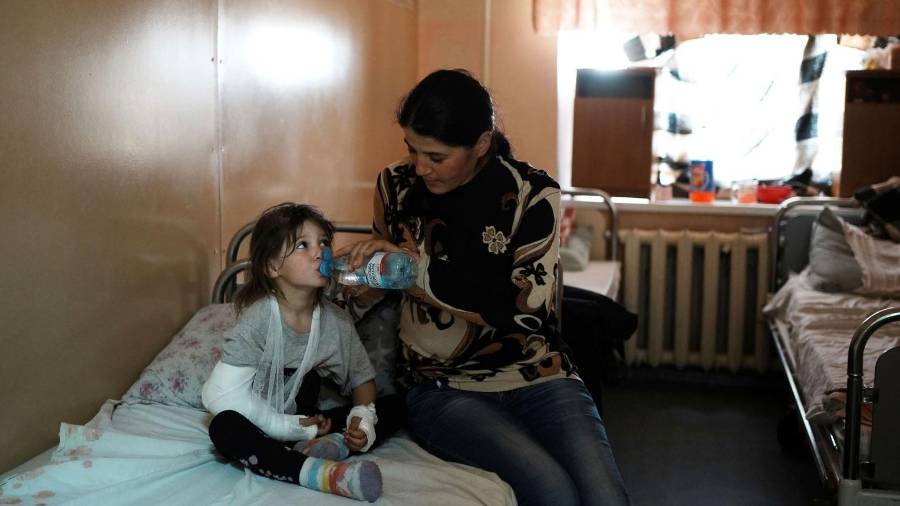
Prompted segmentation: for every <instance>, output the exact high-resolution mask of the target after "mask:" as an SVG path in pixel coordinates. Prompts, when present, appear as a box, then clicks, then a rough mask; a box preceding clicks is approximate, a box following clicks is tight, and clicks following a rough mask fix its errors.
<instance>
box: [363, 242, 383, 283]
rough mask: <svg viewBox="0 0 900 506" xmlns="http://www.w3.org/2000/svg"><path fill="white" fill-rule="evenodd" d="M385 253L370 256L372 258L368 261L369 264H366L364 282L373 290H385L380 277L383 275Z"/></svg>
mask: <svg viewBox="0 0 900 506" xmlns="http://www.w3.org/2000/svg"><path fill="white" fill-rule="evenodd" d="M385 255H386V253H385V252H383V251H378V252H375V253H373V254H372V258H371V259H370V260H369V263H367V264H366V280H367V283H366V284H367V285H369V286H371V287H374V288H386V286H385V285H386V284H387V283H385V279H384V276H383V275H382V274H383V273H384V266H383V265H382V263H384V257H385Z"/></svg>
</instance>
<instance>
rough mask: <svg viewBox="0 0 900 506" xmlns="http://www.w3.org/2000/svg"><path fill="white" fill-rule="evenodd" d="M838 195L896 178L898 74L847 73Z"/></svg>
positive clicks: (899, 166)
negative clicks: (892, 177)
mask: <svg viewBox="0 0 900 506" xmlns="http://www.w3.org/2000/svg"><path fill="white" fill-rule="evenodd" d="M845 96H846V102H845V104H844V148H843V157H842V162H841V165H842V167H841V183H840V195H841V196H842V197H848V196H852V195H853V192H854V191H856V190H857V189H859V188H860V187H862V186H865V185H869V184H872V183H877V182H880V181H884V180H885V179H887V178H889V177H891V176H897V175H900V71H896V70H854V71H850V72H847V90H846V95H845Z"/></svg>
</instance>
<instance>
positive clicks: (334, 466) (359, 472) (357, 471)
mask: <svg viewBox="0 0 900 506" xmlns="http://www.w3.org/2000/svg"><path fill="white" fill-rule="evenodd" d="M209 438H210V439H211V440H212V442H213V445H215V447H216V449H217V450H218V451H219V453H221V454H222V455H224V456H225V457H227V458H228V459H229V460H233V461H237V462H240V463H241V464H243V465H244V466H245V467H247V468H248V469H250V471H252V472H253V473H254V474H258V475H260V476H265V477H267V478H272V479H275V480H279V481H286V482H289V483H296V484H298V485H301V486H304V487H307V488H311V489H313V490H318V491H322V492H330V493H332V494H337V495H342V496H344V497H351V498H353V499H359V500H365V501H374V500H376V499H378V497H380V496H381V470H380V469H379V468H378V466H377V465H376V464H375V463H374V462H369V461H358V462H346V463H345V462H333V461H330V460H324V459H319V458H313V457H307V456H306V455H304V454H302V453H299V452H295V451H292V450H291V449H290V448H289V447H287V446H285V445H284V444H283V443H282V442H280V441H277V440H275V439H272V438H270V437H269V436H267V435H266V434H265V433H264V432H263V431H262V430H260V429H259V428H258V427H257V426H255V425H253V423H252V422H250V420H247V418H245V417H244V416H243V415H241V414H240V413H238V412H236V411H223V412H221V413H219V414H218V415H216V416H215V417H214V418H213V419H212V422H210V424H209Z"/></svg>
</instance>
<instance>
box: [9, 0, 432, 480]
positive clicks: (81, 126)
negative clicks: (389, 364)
mask: <svg viewBox="0 0 900 506" xmlns="http://www.w3.org/2000/svg"><path fill="white" fill-rule="evenodd" d="M220 9H221V10H220ZM260 27H263V28H262V29H261V31H260ZM304 34H306V35H304ZM310 34H311V35H310ZM385 34H389V36H385ZM259 37H262V40H260V38H259ZM304 37H305V38H304ZM317 41H318V44H319V45H315V44H316V43H317ZM323 41H324V44H325V45H322V44H323ZM329 43H334V44H335V47H329V46H328V44H329ZM292 44H293V46H291V47H287V48H285V47H283V46H285V45H288V46H290V45H292ZM304 44H307V45H304ZM309 44H312V45H309ZM415 46H416V11H415V9H414V7H413V5H412V4H410V2H404V1H399V0H393V1H389V0H377V1H367V2H356V1H354V0H343V1H328V0H321V1H315V0H271V1H269V0H259V1H249V0H247V1H241V2H236V1H231V0H221V1H220V0H195V1H193V2H184V1H180V0H156V1H154V2H118V1H113V0H86V1H74V0H68V1H55V0H6V1H5V2H3V16H0V68H3V69H4V72H3V74H2V76H0V111H2V113H3V118H4V120H5V121H3V122H0V173H2V175H3V179H2V181H3V183H2V186H0V226H2V230H4V240H3V241H2V243H0V254H2V258H3V260H4V261H3V264H2V267H0V278H2V279H3V280H4V282H5V285H4V289H3V290H2V291H0V322H2V324H3V326H2V331H0V346H2V349H3V354H2V357H0V405H2V406H3V408H2V409H3V417H2V418H0V448H3V452H2V453H0V471H2V470H5V469H8V468H10V467H12V466H14V465H16V464H18V463H20V462H22V461H24V460H25V459H27V458H28V457H30V456H32V455H34V454H36V453H38V452H40V451H43V450H44V449H46V448H48V447H50V446H52V445H53V444H54V443H55V441H56V433H57V430H58V427H59V422H60V421H66V422H70V423H83V422H85V421H87V420H88V419H89V418H90V416H92V415H93V414H94V413H95V412H96V410H97V408H98V407H99V405H100V404H101V403H102V402H103V400H104V399H107V398H117V397H119V396H120V395H121V394H122V393H123V392H124V391H125V389H126V388H127V387H128V386H129V385H130V384H131V383H132V382H133V381H134V380H135V379H136V377H137V375H138V373H139V372H140V370H141V369H142V368H143V367H144V366H145V365H146V364H147V363H149V361H150V360H151V359H152V358H153V356H154V355H155V354H156V353H157V352H158V351H159V350H160V349H161V348H162V347H163V346H164V345H165V344H166V342H167V341H168V340H169V339H170V337H171V336H172V335H173V333H174V332H175V331H177V329H178V328H179V327H180V326H181V325H183V324H184V322H186V321H187V319H188V318H189V316H190V315H191V314H192V313H193V312H194V311H195V310H196V309H197V308H198V307H200V306H202V305H203V304H205V303H206V302H207V300H208V297H209V295H208V294H209V289H210V287H211V285H212V283H213V280H214V277H215V275H216V273H217V272H218V271H219V270H220V268H221V264H222V258H221V250H222V247H223V242H224V243H227V241H228V238H229V237H230V234H231V233H232V231H233V230H235V229H236V228H238V227H239V226H240V225H241V224H243V223H244V222H246V221H249V220H250V219H252V218H253V217H254V216H255V215H256V214H257V213H258V212H259V211H260V210H261V209H262V208H263V207H265V206H267V205H270V204H272V203H276V202H280V201H283V200H305V201H311V202H315V203H319V204H321V205H322V207H323V208H324V210H325V211H326V212H327V213H328V214H330V215H331V216H332V217H333V218H335V219H338V220H344V221H368V220H369V219H370V216H371V205H372V204H371V188H372V187H373V181H374V177H375V174H376V172H377V171H378V169H379V168H380V167H381V166H382V165H383V164H384V163H386V162H387V161H389V160H392V159H395V158H398V157H399V156H401V155H402V154H403V153H404V150H403V148H402V146H401V143H400V137H399V135H398V133H397V131H396V127H394V126H392V114H393V111H394V109H395V107H396V103H397V100H398V99H399V98H400V96H401V95H402V93H403V92H404V91H405V90H407V89H408V88H409V87H410V86H411V85H412V84H413V83H414V80H415V75H416V61H417V53H416V47H415ZM292 48H294V50H292ZM285 49H287V50H285ZM316 53H323V54H330V55H338V56H340V58H339V59H335V58H332V59H330V60H327V61H320V60H315V59H310V58H313V57H314V56H315V54H316ZM261 62H262V63H265V64H267V65H268V66H265V65H263V66H260V63H261ZM273 73H274V74H273ZM273 75H274V76H275V77H273ZM279 75H280V76H282V77H278V76H279ZM310 76H312V77H314V78H315V79H313V80H309V79H307V78H309V77H310Z"/></svg>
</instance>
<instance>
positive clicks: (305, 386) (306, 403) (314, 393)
mask: <svg viewBox="0 0 900 506" xmlns="http://www.w3.org/2000/svg"><path fill="white" fill-rule="evenodd" d="M321 388H322V378H321V377H320V376H319V374H318V373H317V372H316V371H309V372H308V373H306V376H303V383H300V391H299V392H297V397H295V398H294V402H296V403H297V414H298V415H305V416H312V415H315V414H317V413H319V408H318V403H319V390H320V389H321Z"/></svg>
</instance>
